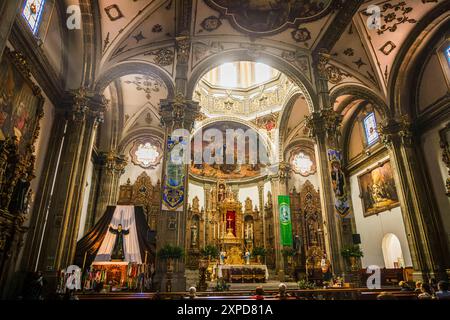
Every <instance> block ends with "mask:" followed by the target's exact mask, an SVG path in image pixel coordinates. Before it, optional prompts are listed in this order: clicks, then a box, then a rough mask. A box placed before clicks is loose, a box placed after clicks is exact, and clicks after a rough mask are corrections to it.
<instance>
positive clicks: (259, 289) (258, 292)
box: [252, 287, 264, 300]
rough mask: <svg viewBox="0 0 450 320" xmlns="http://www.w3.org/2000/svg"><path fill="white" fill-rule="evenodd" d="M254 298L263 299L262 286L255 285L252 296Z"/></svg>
mask: <svg viewBox="0 0 450 320" xmlns="http://www.w3.org/2000/svg"><path fill="white" fill-rule="evenodd" d="M252 299H255V300H264V289H263V287H256V290H255V295H254V296H253V297H252Z"/></svg>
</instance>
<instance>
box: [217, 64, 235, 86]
mask: <svg viewBox="0 0 450 320" xmlns="http://www.w3.org/2000/svg"><path fill="white" fill-rule="evenodd" d="M219 76H220V81H219V83H220V85H221V86H222V87H236V86H237V85H238V78H237V76H238V74H237V66H236V64H235V63H224V64H222V65H221V66H220V69H219Z"/></svg>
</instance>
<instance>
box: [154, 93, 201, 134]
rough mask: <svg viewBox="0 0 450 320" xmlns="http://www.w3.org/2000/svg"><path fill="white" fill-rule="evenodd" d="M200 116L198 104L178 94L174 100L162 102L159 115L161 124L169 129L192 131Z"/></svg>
mask: <svg viewBox="0 0 450 320" xmlns="http://www.w3.org/2000/svg"><path fill="white" fill-rule="evenodd" d="M199 114H200V106H199V104H198V102H195V101H192V100H187V99H186V98H185V96H184V95H183V94H181V93H178V94H177V95H176V97H175V99H173V100H162V101H161V107H160V111H159V115H160V116H161V123H162V125H163V126H165V127H166V128H167V129H169V130H170V129H172V130H174V129H179V128H184V129H187V130H189V131H190V130H192V128H193V126H194V122H195V120H196V119H197V117H198V116H199Z"/></svg>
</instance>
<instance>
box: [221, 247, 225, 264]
mask: <svg viewBox="0 0 450 320" xmlns="http://www.w3.org/2000/svg"><path fill="white" fill-rule="evenodd" d="M226 257H227V253H226V252H225V251H224V250H222V251H221V252H220V264H225V258H226Z"/></svg>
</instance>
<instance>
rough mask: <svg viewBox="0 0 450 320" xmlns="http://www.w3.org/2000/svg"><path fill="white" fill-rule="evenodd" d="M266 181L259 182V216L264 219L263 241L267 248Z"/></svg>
mask: <svg viewBox="0 0 450 320" xmlns="http://www.w3.org/2000/svg"><path fill="white" fill-rule="evenodd" d="M264 183H265V181H260V182H258V200H259V217H260V218H261V219H262V237H263V239H262V243H263V247H264V248H266V218H265V216H266V211H265V210H264Z"/></svg>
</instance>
